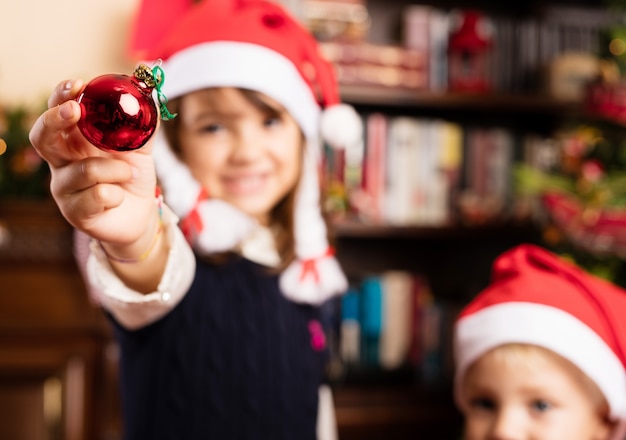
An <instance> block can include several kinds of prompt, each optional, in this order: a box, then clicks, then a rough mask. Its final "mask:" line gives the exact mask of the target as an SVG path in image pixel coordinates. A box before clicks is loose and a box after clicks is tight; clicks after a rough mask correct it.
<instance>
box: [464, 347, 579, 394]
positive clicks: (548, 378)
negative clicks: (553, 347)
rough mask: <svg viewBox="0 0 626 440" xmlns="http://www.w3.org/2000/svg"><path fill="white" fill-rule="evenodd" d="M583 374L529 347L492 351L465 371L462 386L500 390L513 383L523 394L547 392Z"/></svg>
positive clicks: (541, 349)
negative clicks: (477, 386) (503, 386)
mask: <svg viewBox="0 0 626 440" xmlns="http://www.w3.org/2000/svg"><path fill="white" fill-rule="evenodd" d="M582 374H583V373H582V372H581V371H580V370H579V369H578V368H577V367H575V366H574V365H573V364H572V363H571V362H569V361H567V360H566V359H564V358H563V357H561V356H559V355H557V354H556V353H554V352H551V351H549V350H547V349H544V348H541V347H537V346H532V345H522V344H519V345H506V346H500V347H496V348H495V349H492V350H490V351H489V352H487V353H485V354H484V355H482V356H481V357H480V358H479V359H478V360H477V361H476V362H474V364H473V365H471V366H470V367H469V369H468V370H467V373H466V375H465V382H466V383H469V384H475V385H485V384H488V385H490V386H496V387H497V386H501V383H502V382H507V383H508V384H511V383H513V382H514V383H515V384H516V386H517V387H518V388H519V389H520V390H523V391H528V392H531V391H540V390H550V389H552V388H555V387H559V386H562V382H563V381H568V382H577V381H578V380H579V379H580V377H581V375H582Z"/></svg>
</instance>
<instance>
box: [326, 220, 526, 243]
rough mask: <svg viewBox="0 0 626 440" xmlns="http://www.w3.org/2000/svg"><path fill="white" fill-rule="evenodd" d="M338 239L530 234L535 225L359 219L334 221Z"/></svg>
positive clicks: (446, 237)
mask: <svg viewBox="0 0 626 440" xmlns="http://www.w3.org/2000/svg"><path fill="white" fill-rule="evenodd" d="M333 228H334V231H335V233H336V235H337V237H338V238H339V239H360V238H363V239H376V238H378V239H396V238H411V239H415V240H437V241H439V240H446V241H448V240H455V241H456V240H459V239H460V240H484V239H493V238H497V237H501V236H511V235H518V234H524V235H526V234H528V233H532V232H533V231H535V229H536V228H535V226H534V225H532V224H531V223H529V222H525V221H502V222H493V223H486V224H481V225H443V226H411V225H407V226H394V225H386V224H368V223H357V222H343V221H340V222H335V223H334V224H333Z"/></svg>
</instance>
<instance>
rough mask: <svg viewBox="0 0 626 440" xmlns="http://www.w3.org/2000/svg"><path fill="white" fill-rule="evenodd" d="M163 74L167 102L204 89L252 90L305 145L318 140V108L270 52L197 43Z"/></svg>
mask: <svg viewBox="0 0 626 440" xmlns="http://www.w3.org/2000/svg"><path fill="white" fill-rule="evenodd" d="M163 71H164V72H165V73H166V75H167V77H166V78H165V81H164V82H163V93H164V94H165V96H167V97H168V99H173V98H176V97H178V96H181V95H184V94H186V93H189V92H193V91H196V90H200V89H204V88H207V87H237V88H244V89H250V90H256V91H258V92H261V93H264V94H265V95H267V96H269V97H271V98H272V99H275V100H276V101H278V102H279V103H280V104H281V105H282V106H284V107H285V109H286V110H287V111H288V112H289V114H290V115H291V116H293V118H294V119H295V120H296V122H297V123H298V125H299V126H300V128H301V129H302V131H303V132H304V135H305V136H306V137H307V138H308V139H319V123H320V107H319V105H318V104H317V100H316V99H315V96H314V95H313V92H312V90H311V88H310V86H309V85H308V84H307V83H306V81H305V80H304V78H302V75H300V72H298V70H297V69H296V67H295V66H294V64H293V62H291V61H290V60H289V59H288V58H286V57H284V56H283V55H281V54H280V53H278V52H276V51H274V50H271V49H268V48H266V47H264V46H260V45H257V44H252V43H244V42H237V41H213V42H207V43H201V44H197V45H195V46H191V47H189V48H186V49H184V50H181V51H180V52H178V53H176V54H174V55H172V56H171V57H170V58H169V59H168V60H167V61H166V62H165V63H163Z"/></svg>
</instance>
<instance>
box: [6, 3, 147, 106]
mask: <svg viewBox="0 0 626 440" xmlns="http://www.w3.org/2000/svg"><path fill="white" fill-rule="evenodd" d="M138 4H139V3H138V0H20V1H12V0H0V107H1V106H5V105H18V104H19V105H21V104H27V105H39V103H41V102H45V100H46V99H47V97H48V95H49V93H50V91H51V90H52V88H53V87H54V86H55V85H56V84H57V83H59V82H60V81H63V80H65V79H68V78H82V79H85V80H89V79H91V78H92V77H94V76H97V75H99V74H102V73H109V72H120V73H132V69H133V67H134V63H133V62H131V61H130V60H129V59H127V58H126V55H125V54H126V52H125V44H126V39H127V36H128V30H129V29H128V27H129V22H130V20H131V18H132V15H133V13H134V11H135V9H136V8H137V6H138Z"/></svg>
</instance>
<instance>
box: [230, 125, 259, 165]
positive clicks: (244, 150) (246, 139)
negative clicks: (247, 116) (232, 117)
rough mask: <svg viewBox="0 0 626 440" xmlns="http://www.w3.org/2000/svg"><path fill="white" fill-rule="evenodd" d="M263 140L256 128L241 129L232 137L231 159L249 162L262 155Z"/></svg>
mask: <svg viewBox="0 0 626 440" xmlns="http://www.w3.org/2000/svg"><path fill="white" fill-rule="evenodd" d="M262 142H263V138H262V136H261V133H260V132H259V130H257V129H255V128H254V127H250V126H246V127H239V128H238V129H237V130H236V131H235V133H234V135H233V137H232V148H231V159H232V160H233V161H235V162H249V161H252V160H254V159H255V158H256V157H258V156H259V155H260V154H261V149H262Z"/></svg>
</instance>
